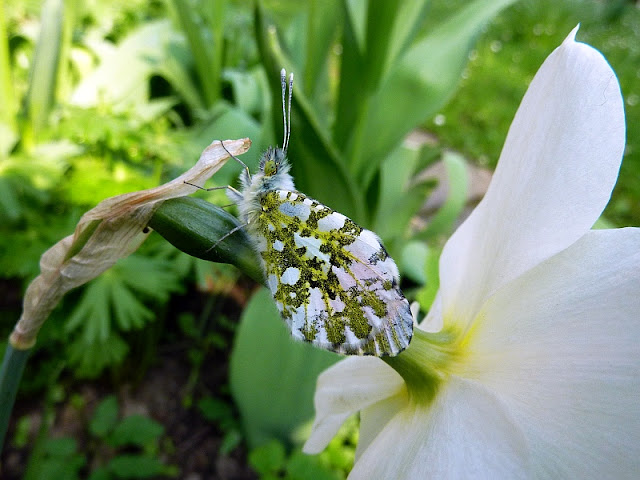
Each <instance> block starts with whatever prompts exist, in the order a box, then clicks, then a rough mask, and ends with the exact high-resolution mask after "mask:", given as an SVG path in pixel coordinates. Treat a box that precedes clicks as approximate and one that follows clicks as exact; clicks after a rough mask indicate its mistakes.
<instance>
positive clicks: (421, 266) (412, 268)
mask: <svg viewBox="0 0 640 480" xmlns="http://www.w3.org/2000/svg"><path fill="white" fill-rule="evenodd" d="M428 256H429V247H428V246H427V244H426V243H424V242H417V241H412V242H408V243H407V244H406V245H405V246H404V248H403V249H402V255H401V256H400V259H399V262H398V268H399V269H400V271H401V272H402V273H403V274H404V275H406V276H407V277H409V278H410V279H411V280H413V281H414V282H416V283H418V284H419V285H425V284H426V283H427V276H426V273H425V265H426V264H427V257H428Z"/></svg>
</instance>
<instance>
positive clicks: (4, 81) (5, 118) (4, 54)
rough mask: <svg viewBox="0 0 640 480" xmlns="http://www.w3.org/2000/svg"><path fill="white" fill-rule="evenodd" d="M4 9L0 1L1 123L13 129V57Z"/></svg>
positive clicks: (14, 124)
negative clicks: (10, 52)
mask: <svg viewBox="0 0 640 480" xmlns="http://www.w3.org/2000/svg"><path fill="white" fill-rule="evenodd" d="M5 15H6V14H5V11H4V2H3V1H0V123H4V124H5V125H7V126H8V127H9V129H10V130H11V131H15V129H16V118H15V115H16V111H17V105H16V98H15V93H14V91H13V82H12V81H11V59H10V58H9V35H8V32H7V22H6V16H5Z"/></svg>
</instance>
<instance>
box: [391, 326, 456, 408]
mask: <svg viewBox="0 0 640 480" xmlns="http://www.w3.org/2000/svg"><path fill="white" fill-rule="evenodd" d="M463 350H464V349H463V345H462V342H461V335H460V332H459V331H458V329H456V328H454V327H453V326H449V327H445V328H444V329H442V330H441V331H439V332H437V333H430V332H425V331H424V330H421V329H420V328H414V330H413V339H412V340H411V344H410V345H409V347H408V348H407V349H406V350H405V351H404V352H402V353H400V354H399V355H397V356H395V357H382V359H383V360H384V361H385V362H386V363H387V364H388V365H389V366H390V367H392V368H393V369H394V370H395V371H396V372H398V373H399V374H400V376H402V378H403V379H404V381H405V383H406V385H407V391H408V393H409V398H410V400H411V401H413V402H414V403H417V404H420V405H428V404H430V403H431V401H432V400H433V399H434V398H435V396H436V393H437V392H438V390H439V389H440V387H441V386H442V385H443V384H444V382H445V381H446V380H447V378H449V375H451V373H452V372H453V370H454V369H455V365H456V364H457V363H459V361H460V358H461V356H462V353H463Z"/></svg>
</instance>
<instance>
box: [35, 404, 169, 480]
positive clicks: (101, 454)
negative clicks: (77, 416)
mask: <svg viewBox="0 0 640 480" xmlns="http://www.w3.org/2000/svg"><path fill="white" fill-rule="evenodd" d="M86 433H87V434H88V436H89V441H88V442H87V443H86V448H79V446H78V442H77V441H76V440H75V439H74V438H69V437H59V438H51V437H45V438H43V439H41V440H40V441H38V442H37V443H36V446H35V447H34V449H33V452H32V455H31V458H30V459H29V464H28V466H27V471H26V473H25V476H24V478H25V480H36V479H42V478H51V479H53V478H61V479H62V478H64V479H65V480H74V479H79V478H88V479H90V480H125V479H138V478H154V477H157V476H159V475H164V476H175V475H177V470H176V468H175V467H173V466H170V465H166V464H165V462H164V461H163V460H162V458H161V456H162V453H163V452H162V450H161V439H162V436H163V434H164V427H163V426H162V425H161V424H159V423H158V422H156V421H154V420H152V419H150V418H149V417H146V416H143V415H131V416H128V417H125V418H120V411H119V407H118V401H117V399H116V397H115V396H113V395H111V396H108V397H106V398H105V399H103V400H102V401H101V402H100V403H99V404H98V406H97V407H96V409H95V412H94V413H93V416H92V417H91V420H90V421H89V424H88V428H87V432H86ZM86 470H89V473H88V474H87V475H84V474H83V472H84V471H86Z"/></svg>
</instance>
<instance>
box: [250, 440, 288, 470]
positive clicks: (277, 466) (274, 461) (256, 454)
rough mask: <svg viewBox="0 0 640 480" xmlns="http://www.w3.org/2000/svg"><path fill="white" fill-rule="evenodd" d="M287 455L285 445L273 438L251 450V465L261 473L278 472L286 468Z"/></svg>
mask: <svg viewBox="0 0 640 480" xmlns="http://www.w3.org/2000/svg"><path fill="white" fill-rule="evenodd" d="M285 456H286V452H285V448H284V445H283V444H282V443H281V442H279V441H277V440H271V441H270V442H268V443H265V444H264V445H262V446H260V447H256V448H254V449H253V450H251V452H249V465H251V467H252V468H253V469H254V470H255V471H256V472H258V473H259V474H261V475H268V474H277V473H278V472H279V471H281V470H283V469H284V461H285Z"/></svg>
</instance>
